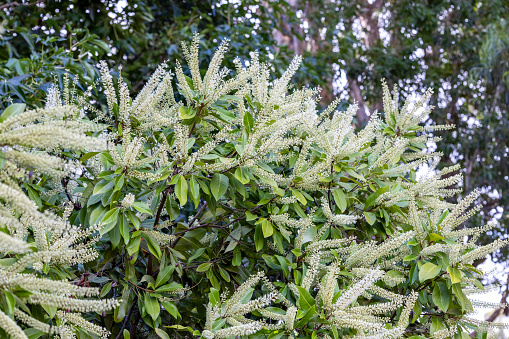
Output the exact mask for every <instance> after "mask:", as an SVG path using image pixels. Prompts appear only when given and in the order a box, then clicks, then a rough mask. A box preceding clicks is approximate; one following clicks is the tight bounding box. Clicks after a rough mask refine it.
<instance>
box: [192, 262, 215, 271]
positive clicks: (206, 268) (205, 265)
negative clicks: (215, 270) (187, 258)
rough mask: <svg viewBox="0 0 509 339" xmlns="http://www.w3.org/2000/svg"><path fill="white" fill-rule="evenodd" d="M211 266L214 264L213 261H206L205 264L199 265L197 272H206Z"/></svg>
mask: <svg viewBox="0 0 509 339" xmlns="http://www.w3.org/2000/svg"><path fill="white" fill-rule="evenodd" d="M210 266H212V263H209V262H204V263H203V264H201V265H200V266H198V268H197V269H196V272H205V271H207V270H208V269H209V268H210Z"/></svg>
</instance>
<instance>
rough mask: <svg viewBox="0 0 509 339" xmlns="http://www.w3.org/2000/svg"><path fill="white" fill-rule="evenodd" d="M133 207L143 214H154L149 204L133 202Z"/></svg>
mask: <svg viewBox="0 0 509 339" xmlns="http://www.w3.org/2000/svg"><path fill="white" fill-rule="evenodd" d="M133 207H134V208H135V209H136V210H137V211H138V212H141V213H147V214H152V211H151V210H150V207H148V205H147V204H145V203H144V202H141V201H135V202H133Z"/></svg>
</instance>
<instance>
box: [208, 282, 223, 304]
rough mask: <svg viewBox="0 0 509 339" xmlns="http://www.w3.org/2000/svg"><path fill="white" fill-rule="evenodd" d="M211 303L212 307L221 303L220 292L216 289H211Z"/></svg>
mask: <svg viewBox="0 0 509 339" xmlns="http://www.w3.org/2000/svg"><path fill="white" fill-rule="evenodd" d="M209 302H210V303H211V304H212V306H217V305H219V303H220V302H221V298H220V296H219V291H218V290H216V289H215V288H214V287H211V288H210V293H209Z"/></svg>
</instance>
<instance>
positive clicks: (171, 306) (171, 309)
mask: <svg viewBox="0 0 509 339" xmlns="http://www.w3.org/2000/svg"><path fill="white" fill-rule="evenodd" d="M161 305H163V307H164V309H165V310H166V311H167V312H168V313H170V314H171V316H172V317H173V318H175V319H179V318H182V316H181V315H180V312H179V311H178V309H177V306H175V303H173V302H172V301H163V302H161Z"/></svg>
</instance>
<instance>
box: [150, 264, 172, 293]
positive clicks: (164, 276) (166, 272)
mask: <svg viewBox="0 0 509 339" xmlns="http://www.w3.org/2000/svg"><path fill="white" fill-rule="evenodd" d="M174 270H175V266H174V265H170V266H166V267H164V268H163V269H162V270H160V271H159V273H158V274H157V278H156V285H155V287H156V288H157V287H159V286H161V285H164V284H166V282H167V281H168V280H169V279H170V277H171V275H172V274H173V271H174Z"/></svg>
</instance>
